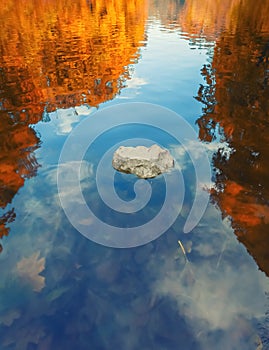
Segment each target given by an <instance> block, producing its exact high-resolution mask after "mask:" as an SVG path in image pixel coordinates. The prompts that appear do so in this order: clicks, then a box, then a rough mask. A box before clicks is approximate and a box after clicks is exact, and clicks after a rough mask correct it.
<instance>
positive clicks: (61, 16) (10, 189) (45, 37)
mask: <svg viewBox="0 0 269 350" xmlns="http://www.w3.org/2000/svg"><path fill="white" fill-rule="evenodd" d="M144 21H145V6H144V1H143V0H128V1H127V0H122V1H117V2H114V1H90V2H89V3H87V2H86V1H83V0H77V1H72V2H66V1H52V2H43V1H38V2H36V1H28V2H27V5H26V4H25V2H24V1H16V2H15V1H9V0H4V1H2V2H1V5H0V27H1V37H0V87H1V90H0V117H1V129H0V133H1V139H0V146H1V154H0V164H1V168H0V207H1V208H2V209H3V208H5V207H6V205H7V204H8V203H10V202H11V200H12V198H13V197H14V195H15V194H16V193H17V192H18V190H19V189H20V188H21V186H23V184H24V179H25V178H27V177H31V176H34V175H35V174H36V169H37V167H38V164H37V163H36V160H35V157H34V155H33V154H32V152H33V151H34V150H35V149H36V148H37V147H38V145H39V138H38V136H37V135H36V134H35V132H34V131H33V129H30V128H29V125H30V124H35V123H37V122H38V121H39V120H41V118H42V115H43V118H44V119H46V118H47V117H48V115H47V113H48V112H50V111H52V110H54V109H55V108H67V107H70V106H75V105H80V104H83V103H88V104H89V105H90V106H98V105H99V104H100V103H103V102H105V101H107V100H110V99H112V98H113V97H114V96H115V95H116V94H118V93H119V92H120V90H121V88H122V87H123V86H124V82H125V80H126V79H128V78H129V76H130V70H131V64H132V63H135V62H136V61H137V60H138V58H139V52H138V48H139V46H142V45H144V39H145V36H144ZM66 119H67V116H66V115H65V120H66ZM14 216H15V214H14V211H13V209H10V210H7V211H6V212H5V213H4V214H3V216H0V237H1V236H3V235H6V234H7V233H8V229H7V228H6V226H5V224H6V223H8V222H10V221H11V220H13V219H14Z"/></svg>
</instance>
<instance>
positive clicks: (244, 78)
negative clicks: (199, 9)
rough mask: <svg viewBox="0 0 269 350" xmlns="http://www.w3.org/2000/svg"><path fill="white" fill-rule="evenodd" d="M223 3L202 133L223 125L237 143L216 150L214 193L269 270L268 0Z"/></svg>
mask: <svg viewBox="0 0 269 350" xmlns="http://www.w3.org/2000/svg"><path fill="white" fill-rule="evenodd" d="M194 2H195V1H194V0H193V1H192V3H194ZM207 2H208V3H209V2H210V1H207ZM224 3H226V4H227V3H230V8H229V11H228V12H227V11H225V12H224V13H223V18H225V21H224V23H223V29H224V30H223V32H222V33H221V34H219V36H218V38H217V42H216V45H215V49H214V53H213V58H212V64H208V65H207V66H204V68H203V69H202V74H203V76H204V77H205V81H206V85H204V86H201V88H200V89H199V92H198V97H197V99H198V100H200V101H201V102H203V103H204V105H205V107H204V115H203V116H202V117H201V118H200V119H199V120H198V125H199V127H200V138H201V139H202V140H205V141H207V142H210V141H213V140H214V139H215V137H217V134H218V131H219V130H221V133H222V134H223V137H224V138H225V139H226V140H227V141H228V142H229V144H230V146H231V147H232V148H233V150H234V152H233V153H232V154H231V156H230V158H229V159H224V158H223V156H222V155H221V154H220V153H219V154H216V156H215V159H214V165H215V166H216V168H217V169H219V173H218V175H217V176H216V186H217V190H216V192H215V193H214V194H213V198H214V199H215V200H216V201H217V203H218V204H219V206H220V208H221V210H222V212H223V215H225V216H227V215H228V216H230V217H231V220H232V225H233V227H234V229H235V233H236V234H237V236H238V238H239V240H240V241H241V242H243V243H244V244H245V246H246V247H247V249H248V250H249V252H250V253H251V254H252V256H253V257H254V258H255V259H256V261H257V263H258V265H259V266H260V268H261V269H262V270H263V271H265V272H266V273H267V275H269V253H268V249H267V247H268V243H269V235H268V233H269V183H268V163H269V149H268V147H267V145H268V143H269V128H268V127H269V123H268V114H269V86H268V78H269V75H268V68H269V59H268V57H269V22H268V18H267V14H268V13H269V3H268V2H264V1H262V0H255V1H254V0H249V1H227V2H225V1H224V2H222V6H224ZM214 6H216V4H215V5H214ZM227 13H228V14H229V13H230V14H231V15H230V17H227ZM219 16H220V15H219ZM220 17H221V16H220ZM215 23H218V21H216V22H215ZM215 31H216V30H215V29H214V30H212V33H214V32H215Z"/></svg>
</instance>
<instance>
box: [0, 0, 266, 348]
mask: <svg viewBox="0 0 269 350" xmlns="http://www.w3.org/2000/svg"><path fill="white" fill-rule="evenodd" d="M200 3H201V2H200V1H198V0H186V1H177V0H163V1H158V0H157V1H153V0H152V1H151V0H150V1H148V2H146V1H143V0H119V1H112V0H111V1H103V0H89V1H86V0H73V1H69V0H57V1H56V0H55V1H46V0H38V1H34V0H29V1H27V2H24V1H22V0H20V1H18V0H17V1H14V0H2V1H1V4H0V28H1V29H0V34H1V35H0V118H1V119H0V121H1V123H0V133H1V137H0V207H1V209H0V237H1V246H0V248H1V254H0V276H1V278H0V349H1V350H2V349H3V350H6V349H7V350H8V349H17V350H24V349H25V350H26V349H29V350H32V349H38V350H45V349H49V350H50V349H70V350H71V349H72V350H73V349H79V350H80V349H81V350H83V349H94V350H107V349H125V350H137V349H143V350H148V349H158V350H174V349H175V350H177V349H184V350H189V349H221V350H222V349H223V350H226V349H244V350H248V349H255V350H258V349H259V350H261V349H268V348H269V319H268V312H269V311H268V310H269V298H268V293H269V278H268V277H269V253H268V243H269V238H268V237H269V236H268V234H269V230H268V226H269V185H268V175H269V170H268V161H269V151H268V142H269V123H268V113H269V87H268V78H269V21H268V16H269V1H267V0H255V1H253V0H246V1H244V2H242V1H239V0H236V1H232V0H224V1H222V2H221V3H220V2H217V1H214V0H206V1H204V2H203V7H202V8H201V4H200ZM124 102H150V103H155V104H159V105H161V106H164V107H168V108H170V109H171V110H173V111H175V112H177V113H179V114H180V115H181V116H183V117H184V118H185V120H186V121H188V122H189V123H190V124H191V125H192V126H193V128H194V129H195V130H196V132H197V138H198V139H199V142H201V143H203V144H204V146H205V147H206V149H207V154H208V156H209V157H210V160H211V164H212V174H213V178H212V181H213V183H212V184H211V189H210V199H211V200H210V203H209V205H208V207H207V210H206V212H205V215H204V216H203V218H202V220H201V221H200V222H199V224H198V226H196V227H195V228H194V229H193V230H192V231H191V232H190V233H188V234H185V233H183V226H184V222H185V220H186V217H187V216H188V212H189V211H190V208H191V205H192V201H193V187H194V184H195V178H194V176H193V171H194V168H193V164H192V163H191V161H190V159H189V158H188V156H187V155H184V154H183V153H182V152H181V151H182V150H181V148H180V145H175V144H174V141H175V140H173V139H172V138H171V137H170V136H169V135H167V134H165V133H163V132H160V131H159V132H158V131H156V130H155V129H154V128H146V127H140V126H138V125H137V126H134V127H132V128H130V127H124V126H122V127H119V128H116V129H114V130H111V131H110V132H107V133H105V134H104V135H103V136H102V138H101V139H100V140H99V141H98V140H96V142H95V144H94V145H93V146H94V147H91V148H90V149H89V150H88V151H87V153H86V154H85V157H84V160H83V167H85V169H84V168H83V169H84V170H83V169H82V175H81V184H82V189H83V194H84V196H85V198H86V199H87V203H89V205H92V206H93V207H94V210H95V213H96V215H97V216H99V217H101V218H102V219H103V220H105V221H107V222H111V223H112V224H114V225H129V224H132V223H133V221H134V222H135V223H137V218H134V219H132V218H131V219H130V218H126V216H124V215H121V216H116V217H115V215H114V213H111V211H110V210H109V208H106V207H105V206H104V204H102V202H101V201H100V198H99V195H98V191H97V188H96V186H95V184H94V180H95V172H96V169H97V165H98V162H99V159H100V157H101V156H102V154H103V153H104V152H105V151H106V147H107V146H110V145H112V144H116V143H119V142H121V140H124V139H126V135H128V137H137V135H139V137H143V138H147V137H153V138H154V139H155V140H156V142H159V143H161V144H163V145H164V146H165V147H167V148H169V149H170V150H171V152H172V154H173V156H174V157H175V159H176V160H177V161H178V163H180V164H181V166H182V169H183V170H182V173H183V176H184V181H185V190H186V194H185V198H184V204H183V209H182V211H181V214H180V215H179V217H178V219H177V220H176V221H175V223H174V224H173V226H172V227H170V228H169V229H168V230H167V232H166V233H165V234H163V235H162V236H161V237H159V238H158V239H156V240H154V241H152V242H150V243H148V244H146V245H144V246H141V247H137V248H131V249H113V248H108V247H104V246H101V245H98V244H96V243H94V242H92V241H90V240H88V239H86V238H85V237H84V236H82V235H81V234H80V233H79V232H77V231H76V229H75V228H73V226H72V225H71V224H70V222H69V221H68V219H67V218H66V216H65V214H64V211H63V209H62V207H61V205H60V201H59V197H58V190H57V164H58V159H59V156H60V152H61V150H62V147H63V145H64V142H65V140H66V139H67V137H68V135H70V134H71V132H72V130H74V128H75V127H76V126H77V125H79V124H80V123H82V122H83V121H84V120H85V119H86V118H95V117H96V118H97V117H98V115H100V114H98V113H99V112H101V111H102V110H103V109H104V108H105V107H111V106H113V105H117V104H121V103H124ZM97 111H98V112H97ZM102 123H103V122H102V118H101V117H100V125H101V124H102ZM72 166H74V164H70V167H72ZM83 171H84V172H83ZM109 171H110V170H109V168H108V172H109ZM134 182H135V178H134V177H132V176H128V175H126V174H117V176H116V178H115V187H116V190H117V192H118V194H119V196H120V197H121V198H122V199H124V200H130V199H132V198H133V197H134V192H133V185H134ZM150 183H151V185H152V192H153V196H152V199H151V201H150V202H149V203H148V206H147V208H146V209H145V211H144V212H143V213H142V216H141V217H140V218H139V220H141V222H144V221H145V220H149V219H151V218H152V217H154V215H156V213H157V212H158V211H159V210H160V208H161V206H162V202H163V199H164V195H165V186H164V183H163V178H162V176H161V177H157V178H156V179H154V180H151V182H150ZM70 193H72V189H70ZM112 214H113V215H112ZM132 220H133V221H132ZM178 240H180V242H181V243H182V245H183V246H184V248H185V251H186V257H187V258H185V256H184V254H183V251H182V249H181V248H180V246H179V244H178ZM186 259H187V260H186Z"/></svg>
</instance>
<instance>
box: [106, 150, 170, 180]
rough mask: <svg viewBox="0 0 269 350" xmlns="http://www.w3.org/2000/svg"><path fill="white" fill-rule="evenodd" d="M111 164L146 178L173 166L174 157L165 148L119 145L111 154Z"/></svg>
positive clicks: (117, 168)
mask: <svg viewBox="0 0 269 350" xmlns="http://www.w3.org/2000/svg"><path fill="white" fill-rule="evenodd" d="M112 166H113V168H115V169H116V170H118V171H121V172H124V173H131V174H135V175H137V176H138V177H140V178H143V179H148V178H152V177H155V176H157V175H159V174H162V173H165V172H167V171H169V170H170V169H172V168H173V167H174V159H173V158H172V156H171V154H170V153H169V151H168V150H167V149H163V148H161V147H159V146H158V145H152V146H151V147H145V146H137V147H124V146H120V147H119V148H118V149H117V150H116V151H115V153H114V155H113V160H112Z"/></svg>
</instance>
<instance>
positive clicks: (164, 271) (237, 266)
mask: <svg viewBox="0 0 269 350" xmlns="http://www.w3.org/2000/svg"><path fill="white" fill-rule="evenodd" d="M216 214H217V209H216V208H214V207H213V206H212V205H211V206H210V207H209V210H208V212H207V216H206V217H205V218H204V220H203V221H204V222H207V223H209V222H211V226H208V224H207V226H205V225H204V224H203V222H201V225H200V227H198V228H196V229H195V230H194V232H193V241H192V253H191V254H190V255H189V260H190V262H187V263H186V265H184V263H181V264H180V263H179V262H177V263H175V262H173V261H169V260H167V261H166V262H165V263H164V265H163V266H160V267H159V269H158V271H155V272H156V275H157V279H156V283H155V284H154V286H153V291H154V293H155V295H156V296H158V297H160V296H161V297H169V298H170V299H171V300H173V301H175V302H176V305H177V308H178V312H179V313H180V314H181V315H184V317H185V319H186V321H187V323H188V324H189V325H190V327H191V328H192V329H194V330H195V334H196V337H197V341H198V342H199V343H200V346H201V349H209V348H211V347H210V344H209V341H210V340H209V334H210V332H217V333H218V334H219V333H220V334H221V335H219V339H218V346H217V348H218V349H223V350H224V349H228V348H231V342H232V340H231V332H235V333H236V334H237V338H236V337H235V338H236V339H234V340H233V342H234V343H233V346H234V348H235V349H240V348H242V342H243V341H246V337H245V338H244V336H243V333H244V332H246V329H245V327H246V326H245V324H246V322H245V320H248V321H247V322H249V324H248V327H249V328H250V330H249V332H250V334H251V331H253V330H251V326H250V325H251V322H252V320H253V319H259V318H261V317H262V315H264V310H265V302H266V301H265V299H266V298H265V291H266V290H268V287H269V286H268V280H267V279H266V277H265V275H264V274H263V273H262V272H261V271H258V269H257V265H256V264H255V262H254V261H253V259H252V258H251V257H250V256H249V255H248V254H247V253H246V250H245V248H244V246H243V245H242V244H240V243H239V242H238V241H237V239H236V237H235V235H234V233H233V231H232V229H231V228H230V229H229V227H228V226H229V222H228V220H225V221H224V222H221V219H219V220H216V217H217V215H216ZM194 238H195V240H194ZM217 333H216V334H217ZM243 339H245V340H243ZM247 341H248V342H249V343H248V344H245V347H244V349H250V348H251V344H250V341H251V340H250V339H249V338H248V339H247ZM236 342H238V343H236Z"/></svg>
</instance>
